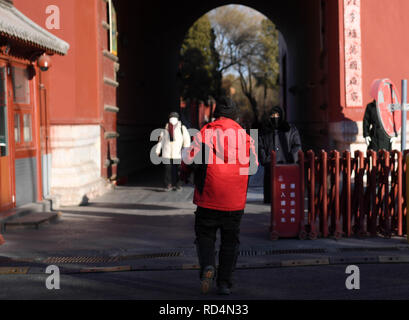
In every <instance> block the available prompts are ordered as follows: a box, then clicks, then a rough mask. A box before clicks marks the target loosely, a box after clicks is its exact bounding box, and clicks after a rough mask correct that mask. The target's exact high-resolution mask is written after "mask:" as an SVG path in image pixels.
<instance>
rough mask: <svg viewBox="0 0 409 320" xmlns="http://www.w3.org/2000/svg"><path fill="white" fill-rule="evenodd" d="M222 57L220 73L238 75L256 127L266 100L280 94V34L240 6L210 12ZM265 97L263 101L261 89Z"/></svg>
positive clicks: (254, 13) (217, 46)
mask: <svg viewBox="0 0 409 320" xmlns="http://www.w3.org/2000/svg"><path fill="white" fill-rule="evenodd" d="M210 17H211V21H212V25H213V29H214V30H215V33H216V49H217V51H218V52H219V55H220V60H221V63H220V71H221V72H223V74H227V73H228V72H231V71H232V70H233V72H235V73H236V74H238V75H239V77H238V78H239V83H240V89H241V92H242V94H243V95H244V96H245V97H246V98H247V100H248V102H249V104H250V107H251V110H252V112H253V115H254V118H253V119H254V121H253V126H254V127H257V126H258V125H259V121H260V115H262V112H263V110H262V109H264V112H265V110H266V107H267V100H268V98H269V99H270V103H272V97H273V96H274V94H273V93H272V91H277V90H276V89H277V88H276V85H277V77H278V74H279V63H278V56H279V44H278V31H277V29H276V27H275V25H274V24H273V23H272V22H271V21H270V20H268V19H266V18H265V17H264V16H263V15H261V14H258V13H256V12H255V11H254V10H252V9H249V8H246V7H243V6H237V5H229V6H223V7H219V8H217V9H215V10H214V11H213V12H211V13H210ZM261 88H262V90H263V94H262V98H260V94H259V92H260V89H261Z"/></svg>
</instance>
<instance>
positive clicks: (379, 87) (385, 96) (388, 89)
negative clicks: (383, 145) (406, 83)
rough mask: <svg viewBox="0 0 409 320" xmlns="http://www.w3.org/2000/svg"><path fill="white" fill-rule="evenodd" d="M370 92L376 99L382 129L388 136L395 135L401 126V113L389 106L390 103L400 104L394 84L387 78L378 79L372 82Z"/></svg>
mask: <svg viewBox="0 0 409 320" xmlns="http://www.w3.org/2000/svg"><path fill="white" fill-rule="evenodd" d="M371 93H372V95H373V96H374V98H375V99H376V109H377V112H378V117H379V120H380V123H381V125H382V128H383V130H384V131H385V133H386V134H387V135H388V136H389V137H390V138H392V137H395V136H397V135H398V134H399V131H400V129H401V126H402V114H401V110H396V109H393V108H391V105H396V104H400V100H399V95H398V91H397V89H396V87H395V85H394V84H393V83H392V81H391V80H389V79H378V80H376V81H374V83H373V84H372V87H371Z"/></svg>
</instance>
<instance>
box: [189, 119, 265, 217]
mask: <svg viewBox="0 0 409 320" xmlns="http://www.w3.org/2000/svg"><path fill="white" fill-rule="evenodd" d="M250 157H252V158H253V159H254V162H252V163H254V164H257V165H258V160H257V153H256V151H255V147H254V141H253V139H252V138H251V137H250V136H249V135H248V134H247V133H246V131H245V130H244V129H243V128H242V127H241V126H240V125H239V124H238V123H237V122H235V121H234V120H231V119H229V118H224V117H220V118H219V119H217V120H216V121H213V122H211V123H209V124H207V125H205V126H204V127H203V128H202V130H201V131H200V132H199V133H198V134H197V135H196V136H195V137H194V139H193V143H192V144H191V146H190V148H189V149H188V150H187V154H186V155H185V157H184V158H183V161H182V171H183V174H185V176H186V175H187V174H188V173H189V172H190V171H192V170H194V173H195V193H194V197H193V203H194V204H196V205H197V206H200V207H204V208H209V209H215V210H220V211H239V210H243V209H244V207H245V206H246V198H247V187H248V179H249V176H248V173H249V164H250ZM253 159H252V160H251V161H253ZM193 160H194V162H193V164H192V161H193ZM200 160H202V162H203V164H201V165H200V164H199V165H198V164H196V162H197V161H200ZM240 173H241V174H240Z"/></svg>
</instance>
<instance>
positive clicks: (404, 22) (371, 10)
mask: <svg viewBox="0 0 409 320" xmlns="http://www.w3.org/2000/svg"><path fill="white" fill-rule="evenodd" d="M339 3H340V6H342V3H343V1H342V0H339ZM408 12H409V1H407V0H388V1H385V0H361V28H362V77H363V79H362V80H363V82H362V83H363V88H362V89H363V90H362V91H363V95H362V97H363V103H364V105H363V106H362V108H345V109H344V113H345V115H346V116H347V117H348V118H350V119H352V120H355V121H362V119H363V115H364V111H365V107H366V104H368V103H369V102H370V101H371V97H370V95H369V90H370V85H371V83H372V81H373V80H374V79H376V78H390V79H391V80H392V81H393V82H394V83H395V85H396V86H397V88H398V90H399V93H400V92H401V80H402V79H409V59H408V52H409V42H408V41H407V40H406V39H407V33H408V30H409V20H408V19H407V13H408ZM340 19H342V15H341V16H340ZM340 25H343V24H342V22H341V23H340ZM342 32H343V30H341V33H342ZM341 67H342V69H341V70H344V69H343V66H341ZM342 80H343V79H342ZM341 86H345V84H344V82H343V81H342V82H341ZM341 105H343V106H345V97H344V96H341Z"/></svg>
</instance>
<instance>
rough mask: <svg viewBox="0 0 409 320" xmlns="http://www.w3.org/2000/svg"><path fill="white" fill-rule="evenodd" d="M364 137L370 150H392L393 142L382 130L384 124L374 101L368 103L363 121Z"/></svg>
mask: <svg viewBox="0 0 409 320" xmlns="http://www.w3.org/2000/svg"><path fill="white" fill-rule="evenodd" d="M363 135H364V138H365V142H366V144H367V146H368V150H369V149H371V150H374V151H376V152H378V151H379V150H382V149H384V150H387V151H391V150H392V141H391V139H390V137H389V136H388V135H387V134H386V132H385V130H384V129H383V128H382V124H381V122H380V120H379V117H378V111H377V110H376V101H375V100H373V101H372V102H371V103H368V105H367V106H366V109H365V115H364V120H363Z"/></svg>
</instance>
